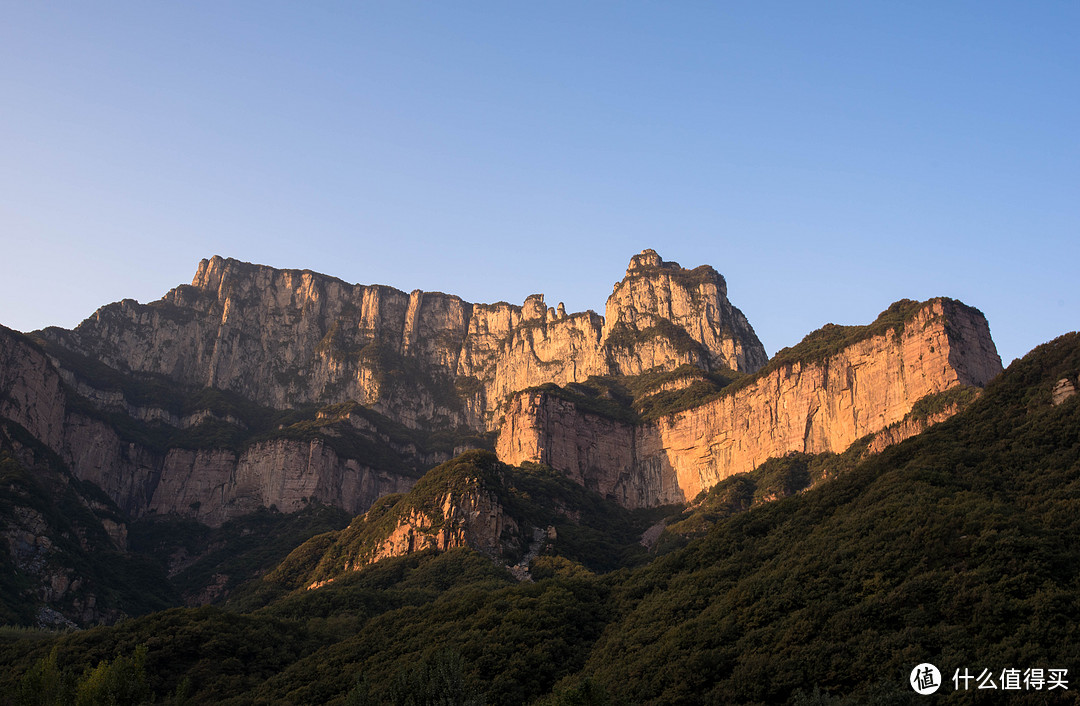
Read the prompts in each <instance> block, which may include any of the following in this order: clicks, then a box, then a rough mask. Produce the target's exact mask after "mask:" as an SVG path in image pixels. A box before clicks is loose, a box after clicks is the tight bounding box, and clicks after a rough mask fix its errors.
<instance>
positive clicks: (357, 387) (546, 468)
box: [0, 250, 1080, 703]
mask: <svg viewBox="0 0 1080 706" xmlns="http://www.w3.org/2000/svg"><path fill="white" fill-rule="evenodd" d="M1078 374H1080V341H1078V340H1077V337H1076V335H1075V334H1069V335H1066V336H1063V337H1062V338H1060V339H1057V340H1055V341H1053V342H1051V343H1048V344H1046V345H1045V346H1042V347H1040V348H1038V349H1036V350H1035V351H1033V352H1032V353H1031V354H1029V355H1028V356H1026V357H1025V358H1023V359H1022V360H1019V361H1017V362H1015V363H1013V365H1011V366H1010V367H1009V369H1008V370H1007V371H1004V372H1003V370H1002V365H1001V360H1000V358H999V357H998V354H997V351H996V348H995V346H994V343H993V340H992V338H991V335H990V328H989V325H988V323H987V321H986V318H985V317H984V316H983V314H982V313H981V312H979V311H978V310H977V309H974V308H972V307H970V306H968V305H966V304H963V303H961V302H958V301H955V300H952V299H948V298H936V299H931V300H928V301H924V302H916V301H910V300H902V301H898V302H895V303H893V304H891V305H889V306H887V307H886V308H885V309H884V310H883V311H882V313H881V315H880V316H879V317H878V318H877V319H876V320H874V321H873V322H869V323H867V324H866V325H862V326H836V325H832V324H829V325H827V326H825V327H823V328H821V329H818V330H816V331H814V332H812V333H810V334H808V335H807V336H806V337H805V338H804V339H803V340H802V341H801V342H800V343H799V344H797V345H795V346H792V347H790V348H785V349H783V350H781V351H779V352H777V353H776V354H774V355H773V356H772V357H771V358H770V357H768V356H767V355H766V352H765V350H764V348H763V347H762V345H761V342H760V341H759V340H758V338H757V336H756V335H755V333H754V329H753V327H752V326H751V325H750V323H749V322H748V321H747V319H746V317H745V316H744V315H743V314H742V312H740V311H739V309H738V308H736V307H735V306H734V305H733V304H732V303H731V302H730V301H729V299H728V291H727V285H726V282H725V280H724V278H723V277H722V276H721V275H720V274H719V273H717V272H716V271H715V270H714V269H713V268H711V267H709V266H707V265H703V266H700V267H697V268H694V269H685V268H683V267H681V266H680V265H678V264H677V263H673V262H665V261H664V260H663V259H662V258H661V257H660V256H659V255H658V254H657V253H656V252H654V251H652V250H646V251H643V252H642V253H640V254H638V255H635V256H634V257H633V258H632V259H631V260H630V263H629V266H628V268H627V271H626V275H625V277H624V278H623V279H622V280H621V281H620V282H618V283H616V284H615V285H614V287H613V291H612V294H611V296H610V297H609V298H608V300H607V303H606V306H605V310H604V315H603V316H601V315H599V314H597V313H596V312H593V311H586V312H582V313H567V312H566V311H565V307H564V306H563V305H562V304H558V305H557V306H556V307H549V306H547V304H546V303H545V301H544V295H542V294H536V295H532V296H530V297H528V298H527V299H526V300H525V302H524V303H523V304H521V305H513V304H508V303H505V302H499V303H495V304H473V303H469V302H465V301H463V300H461V299H460V298H458V297H455V296H452V295H447V294H442V293H438V292H422V291H419V290H416V291H413V292H411V293H405V292H401V291H398V290H395V289H393V288H390V287H385V286H379V285H370V286H365V285H352V284H348V283H346V282H344V281H342V280H339V279H336V278H333V277H329V276H326V275H321V274H317V273H314V272H309V271H298V270H278V269H273V268H270V267H265V266H259V265H252V264H248V263H244V262H239V261H237V260H231V259H222V258H220V257H214V258H211V259H209V260H204V261H202V262H201V263H199V266H198V269H197V272H196V274H195V277H194V279H193V281H192V283H191V284H190V285H181V286H179V287H177V288H175V289H173V290H172V291H170V292H169V293H168V294H166V295H165V296H164V297H163V298H162V299H161V300H158V301H155V302H151V303H149V304H145V305H143V304H139V303H138V302H135V301H132V300H124V301H122V302H119V303H115V304H109V305H107V306H104V307H102V308H101V309H99V310H98V311H97V312H95V313H94V314H93V315H92V316H91V317H90V318H88V319H87V320H86V321H84V322H83V323H81V324H80V325H79V326H78V327H76V328H75V329H73V330H65V329H58V328H47V329H43V330H41V331H36V332H33V333H29V334H23V333H19V332H16V331H12V330H10V329H3V328H0V481H2V482H0V536H2V537H3V538H4V540H5V543H4V545H3V546H4V548H5V549H6V551H4V552H2V553H0V577H2V578H0V617H2V619H3V621H4V622H5V623H6V624H8V625H9V626H12V627H9V628H5V629H4V630H6V631H7V632H6V634H4V635H3V642H2V643H0V663H3V664H5V665H7V668H6V671H7V672H8V676H7V677H5V678H4V679H3V680H0V688H3V689H4V690H5V693H7V694H8V695H9V696H7V697H5V698H7V699H8V700H9V701H10V702H11V703H65V702H66V701H65V699H69V698H71V697H73V696H78V695H79V694H90V693H91V692H93V690H94V689H105V688H106V686H107V685H108V684H113V686H110V687H108V688H110V689H113V692H110V693H114V692H115V693H119V692H117V691H116V689H119V688H120V687H118V686H116V684H122V685H124V687H123V688H124V689H127V691H124V693H125V694H127V696H125V697H124V698H125V699H127V700H126V701H124V700H123V699H120V700H115V699H114V701H112V703H118V702H121V701H122V702H124V703H142V702H148V701H150V700H154V699H156V700H158V701H166V702H172V703H206V702H222V703H224V702H229V703H265V702H283V703H429V702H430V703H435V702H438V699H440V698H442V699H447V700H445V701H443V702H446V703H531V702H536V703H776V702H783V701H790V702H793V703H869V702H871V701H873V700H875V699H876V700H878V702H881V703H886V702H888V703H902V702H906V701H905V700H907V699H909V698H911V697H914V696H915V693H914V692H913V691H912V690H911V687H909V686H908V672H909V671H910V670H911V669H912V668H913V667H914V666H915V665H917V664H919V663H920V662H927V661H930V662H935V663H937V664H939V666H942V667H943V671H947V670H945V669H944V668H945V667H947V666H950V665H953V666H955V667H956V668H958V669H959V668H961V667H965V666H970V667H971V668H975V667H977V666H980V665H982V666H985V667H993V668H995V669H997V671H998V672H1001V671H1002V670H1003V669H1005V668H1008V667H1011V666H1021V667H1023V666H1030V667H1046V668H1056V667H1061V668H1069V667H1071V666H1073V665H1075V664H1076V657H1077V656H1078V655H1077V653H1076V648H1075V645H1077V644H1080V642H1078V641H1077V640H1076V639H1075V638H1076V635H1075V632H1076V628H1075V626H1076V625H1077V624H1078V621H1077V620H1076V618H1077V617H1080V601H1078V598H1080V593H1078V588H1080V575H1078V574H1077V569H1076V567H1077V566H1080V564H1078V563H1077V562H1076V561H1075V560H1076V559H1077V558H1080V557H1077V556H1076V552H1077V549H1076V547H1077V546H1080V544H1078V543H1077V542H1076V539H1077V537H1078V535H1077V533H1076V530H1077V527H1076V520H1075V512H1073V511H1071V510H1070V507H1071V506H1072V505H1073V504H1074V502H1075V500H1074V498H1073V495H1074V494H1075V487H1076V485H1077V483H1080V476H1078V472H1080V425H1078V424H1077V423H1076V422H1077V414H1078V412H1077V404H1078V403H1077V400H1076V395H1075V392H1076V389H1077V385H1078V384H1080V380H1078ZM182 606H186V607H182ZM140 616H141V617H140ZM95 625H97V626H99V627H94V628H93V629H86V628H91V627H93V626H95ZM18 626H23V627H18ZM65 630H66V631H69V632H64V631H65ZM951 673H952V672H951V671H950V672H949V674H951ZM95 680H96V681H95ZM110 680H112V681H110ZM946 686H947V687H949V686H952V684H949V685H946ZM121 691H123V689H121ZM943 691H944V690H943ZM947 691H948V692H949V693H943V694H942V695H941V698H945V699H946V700H950V699H951V700H955V701H957V702H960V701H964V700H965V699H967V700H970V699H972V698H983V697H986V696H987V693H986V692H984V693H982V694H976V693H965V691H964V690H961V689H959V688H954V689H947ZM1069 693H1071V692H1069ZM991 696H993V695H991ZM1016 696H1018V697H1020V698H1022V699H1029V700H1031V702H1032V703H1046V702H1050V703H1056V702H1058V701H1059V700H1062V699H1067V694H1065V690H1058V691H1055V692H1051V691H1042V690H1040V691H1039V692H1038V693H1034V692H1023V693H1020V694H1017V695H1016ZM79 698H82V697H81V696H80V697H79ZM87 698H90V697H87ZM34 699H37V700H34ZM425 699H426V700H425ZM1040 699H1041V700H1040ZM1047 699H1049V700H1047ZM86 702H87V703H91V702H93V701H86ZM1062 702H1069V703H1071V702H1070V701H1067V700H1065V701H1062Z"/></svg>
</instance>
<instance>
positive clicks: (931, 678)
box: [910, 662, 941, 696]
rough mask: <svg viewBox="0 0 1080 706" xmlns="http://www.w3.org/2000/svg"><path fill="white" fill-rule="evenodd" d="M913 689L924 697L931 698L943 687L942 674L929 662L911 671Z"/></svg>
mask: <svg viewBox="0 0 1080 706" xmlns="http://www.w3.org/2000/svg"><path fill="white" fill-rule="evenodd" d="M910 681H911V688H912V689H914V690H915V691H916V692H918V693H919V694H922V695H923V696H929V695H930V694H932V693H934V692H935V691H937V690H938V689H939V688H940V687H941V672H939V671H938V668H937V667H935V666H934V665H932V664H930V663H929V662H923V663H922V664H920V665H919V666H918V667H915V669H912V670H911V679H910Z"/></svg>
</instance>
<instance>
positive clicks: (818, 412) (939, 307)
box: [496, 299, 1001, 507]
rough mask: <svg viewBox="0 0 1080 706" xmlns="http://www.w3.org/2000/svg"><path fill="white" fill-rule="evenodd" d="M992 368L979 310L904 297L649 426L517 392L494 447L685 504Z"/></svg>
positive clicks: (515, 459) (623, 491)
mask: <svg viewBox="0 0 1080 706" xmlns="http://www.w3.org/2000/svg"><path fill="white" fill-rule="evenodd" d="M830 339H833V340H831V341H830ZM830 344H831V346H832V348H834V349H835V350H832V349H830V348H829V347H827V346H829V345H830ZM999 372H1001V361H1000V359H999V358H998V355H997V352H996V350H995V347H994V344H993V341H992V340H991V339H990V331H989V327H988V326H987V323H986V319H985V318H984V317H983V316H982V314H981V313H979V312H978V311H976V310H975V309H971V308H970V307H967V306H964V305H962V304H960V303H959V302H955V301H952V300H947V299H935V300H931V301H929V302H926V303H925V304H921V305H916V304H915V303H914V302H907V303H902V304H901V305H900V306H896V307H894V308H893V309H890V310H889V311H887V312H884V313H883V315H882V317H881V318H880V319H879V322H878V323H876V324H875V325H874V326H871V327H852V328H850V329H845V328H844V327H827V328H826V329H823V330H822V331H820V332H817V333H816V334H812V335H811V336H808V337H807V341H806V342H804V344H802V345H801V346H799V347H796V348H795V349H791V350H787V351H782V352H781V354H779V355H778V356H777V358H776V359H774V362H772V363H770V364H769V365H768V366H766V367H765V368H763V369H762V370H761V371H760V372H759V373H758V374H757V375H755V376H753V377H750V378H748V379H744V380H743V381H741V382H739V383H736V384H733V385H731V386H729V387H728V388H726V389H725V390H723V391H722V392H721V394H719V395H718V396H717V397H716V398H715V399H712V400H710V401H706V402H704V403H703V404H699V405H696V406H694V407H692V408H690V409H685V410H680V411H675V412H673V413H671V414H668V415H665V416H662V417H660V418H659V419H655V420H651V421H644V422H641V423H637V424H632V423H628V422H626V421H622V420H618V419H612V418H610V417H605V416H603V415H600V414H596V413H594V412H590V411H587V410H581V409H578V408H577V407H576V406H575V405H574V403H573V402H572V401H568V400H566V399H564V398H561V397H559V396H558V395H554V394H551V393H549V392H544V391H526V392H523V393H520V394H519V395H517V396H515V397H514V399H513V400H512V402H511V404H510V408H509V411H508V413H507V415H506V421H505V423H504V424H503V426H502V429H501V432H500V434H499V438H498V443H497V447H496V448H497V451H498V453H499V456H500V457H501V458H502V459H503V460H504V461H506V462H507V463H511V464H520V463H523V462H526V461H534V462H540V463H546V464H548V465H550V466H552V467H554V468H556V469H559V470H563V471H565V472H566V473H568V474H569V475H570V476H571V477H573V478H576V479H578V480H579V482H581V483H582V484H583V485H585V486H587V487H590V488H593V489H595V490H597V491H599V492H600V493H602V494H604V495H607V496H609V497H611V498H613V499H615V500H616V501H617V502H619V503H620V504H622V505H624V506H627V507H642V506H649V505H658V504H665V503H681V502H685V501H687V500H690V499H692V498H694V496H695V495H697V494H698V493H699V492H700V491H701V490H703V489H706V488H709V487H711V486H712V485H714V484H716V483H717V482H718V481H720V480H722V479H724V478H726V477H728V476H730V475H733V474H735V473H741V472H745V471H750V470H753V469H754V468H756V467H757V466H758V465H759V464H761V463H762V462H764V461H765V460H766V459H769V458H772V457H779V456H783V455H785V454H787V453H789V452H792V451H799V452H806V453H820V452H826V451H832V452H838V451H842V450H844V449H845V448H847V447H848V446H849V445H850V444H851V443H852V442H854V441H855V440H856V439H859V438H860V437H863V436H866V435H868V434H873V433H876V432H882V431H883V430H885V429H886V428H888V427H890V426H891V425H898V424H899V423H901V422H903V421H904V420H905V417H906V416H907V415H908V414H909V413H910V412H911V410H912V408H913V406H914V405H915V403H916V402H918V401H919V400H922V399H924V398H928V397H930V396H933V395H937V394H939V393H943V392H944V391H946V390H949V389H951V388H953V387H956V386H964V385H966V386H979V387H981V386H983V385H985V384H986V383H987V382H988V381H989V380H990V379H992V378H993V377H994V376H996V375H997V374H998V373H999ZM940 418H942V417H941V415H938V416H937V417H935V419H940ZM894 431H895V430H894ZM909 433H911V430H909ZM901 436H902V434H900V433H899V432H897V433H896V435H895V438H896V439H897V440H899V439H900V437H901ZM882 438H883V439H884V438H886V437H882Z"/></svg>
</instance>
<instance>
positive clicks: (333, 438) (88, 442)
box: [0, 329, 453, 525]
mask: <svg viewBox="0 0 1080 706" xmlns="http://www.w3.org/2000/svg"><path fill="white" fill-rule="evenodd" d="M65 377H67V378H68V380H70V381H71V383H73V384H75V385H78V389H79V390H80V391H81V392H82V393H83V394H79V392H78V391H76V388H75V387H74V386H73V384H68V383H67V382H65V379H64V378H65ZM210 399H211V400H213V398H210ZM91 400H93V402H91ZM362 411H363V410H357V409H356V408H352V407H348V406H345V407H342V408H340V409H337V410H332V411H331V412H326V411H324V412H323V413H321V414H320V416H319V418H318V419H314V420H306V419H304V420H301V421H299V422H297V423H296V424H293V425H289V426H286V425H281V426H282V428H280V429H277V428H275V429H272V430H269V431H267V432H266V433H264V434H262V435H255V436H254V438H251V434H245V433H244V432H245V430H244V429H242V428H241V427H243V426H244V423H243V421H241V420H239V419H235V418H231V417H229V416H228V415H226V414H216V413H215V412H214V411H213V410H210V409H201V410H197V411H194V412H193V413H191V414H187V415H181V414H177V412H176V411H174V410H170V409H167V408H163V407H158V406H154V405H150V406H145V405H136V404H134V403H132V402H131V401H130V400H128V399H127V397H126V396H125V393H124V391H123V390H101V389H98V388H95V387H92V386H90V384H89V383H87V382H86V381H85V380H84V379H83V378H80V377H77V376H74V375H73V374H71V373H70V372H69V371H64V370H61V369H58V368H57V367H56V366H54V365H53V362H52V361H51V360H50V358H49V356H48V355H47V354H46V352H45V351H44V350H43V349H42V348H41V347H40V346H39V345H37V344H36V343H35V342H33V341H32V340H30V339H28V338H27V337H25V336H23V335H22V334H19V333H16V332H14V331H10V330H7V329H0V420H9V421H11V422H14V423H16V424H18V425H19V426H21V427H22V428H24V429H26V430H27V432H29V434H30V435H31V436H32V437H33V438H34V439H36V440H37V441H39V442H41V443H42V444H43V445H44V446H46V447H48V448H49V449H50V450H52V451H53V452H55V453H56V454H57V455H58V457H59V458H60V459H62V462H63V463H64V464H65V465H66V466H67V467H68V468H69V469H70V470H71V472H72V473H73V474H74V475H75V476H76V477H77V478H79V479H81V480H85V481H90V482H93V483H94V484H96V485H97V486H98V487H100V488H101V489H103V490H104V491H105V492H106V494H107V495H108V496H109V497H110V498H112V500H113V501H114V502H116V503H117V504H118V505H119V506H120V508H121V509H123V510H124V511H125V512H128V513H130V514H132V515H134V516H139V515H142V514H146V513H155V512H157V513H168V512H172V513H178V514H183V515H187V516H190V517H194V518H196V519H199V520H201V521H203V522H206V523H208V524H211V525H217V524H220V523H221V522H223V521H225V520H226V519H229V518H230V517H236V516H239V515H243V514H245V513H248V512H251V511H253V510H255V509H257V508H260V507H271V506H276V507H277V508H278V509H280V510H282V511H284V512H291V511H295V510H299V509H302V508H303V507H305V506H306V505H307V504H308V503H310V502H314V501H319V502H322V503H325V504H328V505H334V506H337V507H340V508H343V509H345V510H347V511H349V512H353V513H358V512H362V511H363V510H365V509H367V507H369V506H370V505H371V503H372V502H374V501H375V500H376V499H377V498H379V497H381V496H383V495H385V494H387V493H393V492H402V491H404V490H407V489H408V488H409V487H411V486H412V484H413V483H414V482H415V479H416V478H418V477H419V476H420V475H421V474H422V473H423V471H424V470H425V469H426V468H428V467H430V466H431V465H434V464H436V463H438V462H440V461H443V460H446V459H447V458H449V457H450V456H451V455H452V452H453V449H450V450H448V451H447V452H440V451H434V452H424V451H422V450H420V449H418V448H417V447H416V446H415V445H413V444H411V443H410V442H409V441H408V440H407V439H405V440H403V439H397V440H395V439H392V438H390V437H388V436H387V435H386V434H385V433H384V432H383V431H382V430H380V429H378V428H377V427H376V426H375V425H373V424H372V423H371V422H370V421H368V419H369V417H370V416H371V415H367V416H364V415H361V414H359V412H362ZM140 417H141V418H145V419H149V420H151V421H152V423H146V422H144V421H142V419H140ZM222 432H225V434H224V435H222ZM260 438H261V439H262V440H259V439H260ZM248 439H250V440H248ZM342 442H349V443H347V444H346V443H342ZM335 445H336V446H337V447H338V448H337V449H335ZM350 447H351V450H352V451H353V453H351V454H349V453H344V451H341V450H339V449H344V450H350Z"/></svg>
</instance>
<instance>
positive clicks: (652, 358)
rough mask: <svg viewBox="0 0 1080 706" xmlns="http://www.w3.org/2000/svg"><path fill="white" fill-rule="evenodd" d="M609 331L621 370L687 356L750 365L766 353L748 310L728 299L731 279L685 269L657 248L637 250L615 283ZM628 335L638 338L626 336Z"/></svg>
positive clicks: (707, 362) (709, 366)
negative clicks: (743, 309)
mask: <svg viewBox="0 0 1080 706" xmlns="http://www.w3.org/2000/svg"><path fill="white" fill-rule="evenodd" d="M671 325H674V332H673V333H672V332H671ZM665 334H666V335H665ZM604 338H605V341H606V342H608V343H609V345H610V347H611V349H612V354H613V356H614V357H615V361H616V367H617V369H618V374H621V375H637V374H639V373H642V372H644V371H646V370H648V369H650V368H653V367H656V366H663V367H667V368H674V367H677V365H678V364H682V363H689V364H693V365H697V366H698V367H701V368H704V369H705V370H715V369H719V368H728V369H730V370H738V371H744V372H753V371H755V370H757V369H758V368H760V367H761V366H763V365H765V363H766V362H767V360H768V357H767V356H766V355H765V349H764V348H763V347H762V345H761V343H760V341H758V339H757V336H756V335H755V334H754V329H753V328H752V327H751V326H750V323H749V322H748V321H747V320H746V317H745V316H743V313H742V312H741V311H739V310H738V309H736V308H735V307H734V306H732V305H731V302H729V301H728V298H727V283H726V282H725V281H724V278H723V277H722V276H721V275H720V274H719V273H717V272H716V270H714V269H713V268H711V267H709V266H708V265H702V266H701V267H698V268H697V269H694V270H689V271H688V270H684V269H683V268H681V267H679V265H678V263H672V262H664V261H663V260H662V259H661V258H660V256H659V255H657V254H656V252H655V251H653V250H645V251H644V252H642V253H641V254H640V255H635V256H634V257H633V258H632V259H631V260H630V266H629V268H627V270H626V277H625V278H624V279H623V280H622V281H621V282H619V283H618V284H616V285H615V290H614V291H613V292H612V294H611V297H609V298H608V301H607V311H606V319H605V326H604ZM623 339H629V340H631V341H634V345H624V344H621V340H623ZM673 362H676V364H675V365H673V364H672V363H673Z"/></svg>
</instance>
